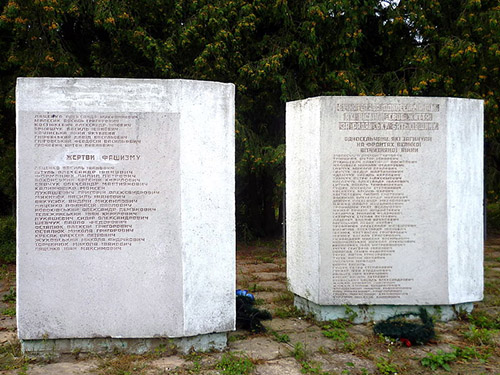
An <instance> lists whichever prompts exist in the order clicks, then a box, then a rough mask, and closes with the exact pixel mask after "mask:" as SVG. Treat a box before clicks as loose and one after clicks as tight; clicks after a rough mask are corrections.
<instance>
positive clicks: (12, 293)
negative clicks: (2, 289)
mask: <svg viewBox="0 0 500 375" xmlns="http://www.w3.org/2000/svg"><path fill="white" fill-rule="evenodd" d="M2 301H3V302H7V303H15V302H16V289H15V288H14V287H13V286H11V287H10V289H9V292H8V293H7V294H5V295H4V296H3V298H2Z"/></svg>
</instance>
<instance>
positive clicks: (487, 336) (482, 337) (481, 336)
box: [464, 324, 493, 345]
mask: <svg viewBox="0 0 500 375" xmlns="http://www.w3.org/2000/svg"><path fill="white" fill-rule="evenodd" d="M464 337H465V338H466V339H467V341H469V342H471V343H473V344H475V345H489V344H491V342H492V337H493V331H490V330H488V329H485V328H477V327H476V326H475V325H474V324H471V325H469V330H468V331H467V332H464Z"/></svg>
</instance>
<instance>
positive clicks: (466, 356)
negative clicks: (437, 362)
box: [453, 346, 491, 363]
mask: <svg viewBox="0 0 500 375" xmlns="http://www.w3.org/2000/svg"><path fill="white" fill-rule="evenodd" d="M453 348H454V349H455V352H454V353H455V355H456V356H457V358H460V359H463V360H465V361H470V360H473V359H476V360H478V361H479V362H481V363H486V362H487V360H488V358H489V357H491V353H490V352H489V351H488V350H484V349H483V348H476V347H463V348H460V347H456V346H453Z"/></svg>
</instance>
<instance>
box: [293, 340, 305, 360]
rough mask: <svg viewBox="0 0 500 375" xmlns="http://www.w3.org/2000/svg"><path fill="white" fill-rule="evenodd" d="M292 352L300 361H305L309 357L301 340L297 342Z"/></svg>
mask: <svg viewBox="0 0 500 375" xmlns="http://www.w3.org/2000/svg"><path fill="white" fill-rule="evenodd" d="M291 354H292V356H293V357H294V358H295V359H296V360H297V361H300V362H302V361H305V359H306V357H307V353H306V349H305V347H304V345H303V344H302V343H301V342H297V343H296V344H295V345H294V346H293V350H292V352H291Z"/></svg>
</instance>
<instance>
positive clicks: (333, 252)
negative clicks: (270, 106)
mask: <svg viewBox="0 0 500 375" xmlns="http://www.w3.org/2000/svg"><path fill="white" fill-rule="evenodd" d="M315 99H319V100H320V101H321V115H320V117H321V121H320V131H319V133H320V134H321V139H320V147H318V148H315V149H312V150H310V151H309V152H312V153H316V154H318V155H319V157H320V170H321V172H320V175H321V177H320V185H321V194H320V196H321V203H320V207H321V211H320V215H319V218H316V220H318V221H319V222H320V225H319V226H320V228H321V236H320V245H319V253H320V255H319V256H320V259H321V266H320V271H319V280H320V281H319V290H318V291H317V293H315V292H313V293H311V295H313V296H314V295H318V298H317V299H312V298H310V297H308V296H305V295H304V294H301V293H300V291H299V290H298V289H293V292H294V293H296V294H297V295H299V296H300V297H303V298H305V299H308V300H310V301H312V302H314V303H315V304H318V305H327V306H329V305H332V306H338V305H360V304H368V305H443V304H450V303H462V302H470V301H474V300H477V299H478V298H480V295H481V292H478V291H480V290H482V288H481V285H480V284H479V283H478V282H477V279H478V278H481V274H480V272H479V269H480V268H481V267H482V256H481V255H480V254H482V248H481V249H480V251H479V250H478V249H479V248H480V247H481V244H482V235H480V236H479V237H478V232H479V230H480V228H482V225H481V226H480V227H478V221H480V220H482V219H481V218H482V200H481V199H479V198H480V196H481V197H482V188H478V186H479V181H482V178H481V175H480V173H479V171H480V170H481V169H482V161H481V158H482V157H478V155H480V154H478V152H477V151H475V152H474V153H473V155H472V156H471V155H469V156H467V157H464V154H467V150H469V147H470V148H473V147H477V148H478V149H481V147H482V146H480V145H482V136H480V134H481V129H479V128H478V126H477V125H478V123H479V122H481V120H480V118H481V116H482V114H481V113H480V112H479V108H478V106H477V105H476V104H477V103H478V102H479V101H473V100H472V101H470V102H474V103H476V104H474V105H472V106H469V107H470V108H471V109H473V111H472V112H471V113H470V114H469V118H472V117H474V118H476V119H477V120H474V121H471V122H468V123H466V122H464V121H461V122H457V121H451V120H450V119H451V118H452V117H451V115H450V111H451V112H453V111H454V110H455V108H450V102H449V100H448V99H446V98H408V97H321V98H315ZM469 107H467V108H469ZM472 107H473V108H472ZM294 108H297V109H302V108H304V107H300V106H298V105H296V106H295V107H294ZM315 116H316V114H315V113H314V114H310V117H311V120H308V116H307V115H305V114H304V113H302V114H301V115H300V118H302V119H303V120H304V121H308V122H309V124H310V125H311V126H312V125H313V124H315V120H314V119H315V118H316V117H315ZM297 117H298V115H297ZM457 117H458V116H455V117H454V119H457ZM288 126H289V124H288V123H287V132H288ZM303 126H307V125H303ZM463 127H468V128H469V130H467V131H466V132H465V133H464V131H463V130H462V128H463ZM467 132H471V133H473V134H474V135H475V137H474V138H471V140H472V141H473V144H471V145H470V146H464V147H466V148H467V150H464V152H461V153H460V152H457V149H456V148H454V147H450V137H454V138H455V141H459V138H460V136H461V137H467V135H466V134H467ZM459 134H461V135H460V136H459ZM303 137H304V141H303V142H308V141H307V140H306V139H307V137H308V133H304V134H303ZM287 142H288V139H287ZM469 142H470V141H469ZM479 152H480V151H479ZM458 159H460V160H458ZM457 162H458V163H459V164H458V165H460V166H459V167H455V169H456V172H458V169H467V166H470V168H469V170H470V173H471V174H473V175H474V176H473V177H472V176H469V177H467V178H464V177H463V176H462V177H460V178H454V179H452V178H450V171H451V169H450V168H451V165H454V166H455V165H456V164H454V163H457ZM294 168H296V166H295V165H293V164H292V163H287V176H288V175H289V174H292V175H293V172H291V170H293V169H294ZM472 180H473V181H474V183H469V181H472ZM292 183H293V182H292V181H289V180H288V179H287V190H288V189H290V188H293V187H291V186H290V185H291V184H292ZM457 184H458V185H459V188H456V186H455V185H457ZM452 185H453V186H452ZM477 190H479V191H477ZM469 193H471V195H472V197H473V198H470V199H469V197H468V202H469V203H470V204H469V209H468V211H467V212H468V213H467V216H466V215H464V214H460V215H458V211H459V210H460V209H461V208H460V207H457V205H456V204H454V203H453V204H451V203H450V202H451V201H453V200H454V202H455V203H456V202H457V201H458V200H460V199H462V198H460V197H462V196H465V195H468V194H469ZM306 195H307V192H306V191H303V192H302V194H300V193H298V194H297V196H301V199H295V200H293V201H291V202H287V209H288V206H294V205H297V206H299V207H301V206H302V205H303V204H304V202H306V201H307V198H304V196H306ZM288 198H289V197H287V199H288ZM290 198H291V197H290ZM457 198H458V199H457ZM298 210H300V209H298ZM289 213H290V211H289V210H288V214H289ZM468 216H470V217H471V218H470V220H469V219H468ZM290 220H291V219H290V217H288V218H287V223H288V222H290ZM309 220H310V219H309ZM458 226H465V227H466V228H469V229H468V230H467V231H466V233H462V234H461V236H462V237H461V239H459V240H457V239H456V238H454V237H453V236H451V235H450V233H452V232H453V231H454V230H455V231H456V230H459V229H456V228H457V227H458ZM471 228H474V229H471ZM290 230H291V228H288V226H287V233H289V232H290ZM290 236H291V237H293V234H291V235H290ZM306 238H307V237H306ZM458 243H460V244H462V243H463V244H465V243H467V244H468V245H470V246H471V247H470V251H468V253H467V254H468V256H470V257H472V258H469V259H471V264H467V263H466V262H464V261H463V259H464V258H463V255H460V256H459V258H457V256H458V254H457V252H458V250H454V249H458V247H461V245H458ZM472 244H473V245H472ZM287 245H289V246H291V247H290V248H289V249H290V250H291V251H289V256H292V257H293V256H294V255H293V254H290V252H293V251H294V250H293V249H294V248H295V246H294V244H289V243H288V241H287ZM301 246H302V247H303V248H304V249H303V250H302V251H310V252H311V253H312V254H311V257H315V256H316V254H314V251H315V249H316V247H315V246H307V244H305V245H301ZM306 249H307V250H306ZM472 253H474V256H472ZM461 259H462V260H461ZM453 264H454V265H453ZM452 265H453V266H452ZM458 270H460V271H458ZM288 272H289V277H290V279H291V280H290V284H291V285H292V286H293V285H295V283H294V281H293V280H292V278H293V275H294V274H297V273H298V272H297V271H296V270H293V269H289V271H288ZM462 285H468V286H469V289H471V290H474V291H475V293H470V294H468V295H467V296H466V295H465V294H462V295H459V293H458V294H457V293H455V294H454V297H453V298H452V294H453V293H452V292H453V288H454V290H458V289H459V288H460V286H462Z"/></svg>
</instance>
